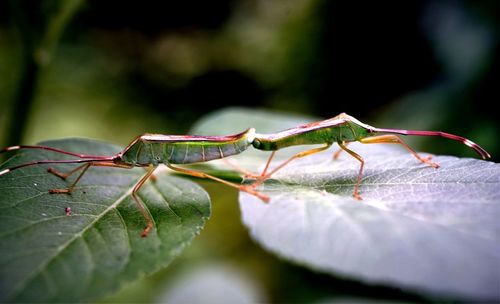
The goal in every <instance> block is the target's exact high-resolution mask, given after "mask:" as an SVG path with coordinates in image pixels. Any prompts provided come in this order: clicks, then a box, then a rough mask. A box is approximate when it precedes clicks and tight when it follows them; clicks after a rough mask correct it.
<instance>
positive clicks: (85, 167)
mask: <svg viewBox="0 0 500 304" xmlns="http://www.w3.org/2000/svg"><path fill="white" fill-rule="evenodd" d="M92 166H99V167H116V168H125V169H130V168H132V166H130V165H120V164H115V163H110V162H104V161H102V162H100V161H95V162H89V163H86V164H83V165H81V166H78V167H76V168H75V169H73V170H71V171H70V172H68V173H61V172H59V171H56V170H54V169H52V168H49V169H48V171H49V172H50V173H52V174H54V175H56V176H58V177H61V178H62V179H66V178H68V177H69V176H70V175H72V174H73V173H75V172H77V171H79V170H82V172H81V173H80V174H79V175H78V177H77V178H76V179H75V181H74V182H73V183H72V184H71V185H70V186H69V187H68V188H65V189H50V190H49V193H71V192H72V191H73V189H74V188H75V186H76V184H77V183H78V182H79V181H80V179H81V178H82V177H83V175H84V174H85V173H86V172H87V170H88V169H89V168H90V167H92Z"/></svg>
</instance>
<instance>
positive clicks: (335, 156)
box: [333, 141, 349, 159]
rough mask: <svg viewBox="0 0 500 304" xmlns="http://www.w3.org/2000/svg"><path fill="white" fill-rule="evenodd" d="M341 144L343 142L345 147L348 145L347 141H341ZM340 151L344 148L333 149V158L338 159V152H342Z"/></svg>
mask: <svg viewBox="0 0 500 304" xmlns="http://www.w3.org/2000/svg"><path fill="white" fill-rule="evenodd" d="M342 144H343V145H344V146H345V147H347V145H348V144H349V143H348V142H345V141H343V142H342ZM342 151H344V150H342V149H338V150H337V151H335V153H333V159H338V158H339V156H340V153H342Z"/></svg>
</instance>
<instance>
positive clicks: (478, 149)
mask: <svg viewBox="0 0 500 304" xmlns="http://www.w3.org/2000/svg"><path fill="white" fill-rule="evenodd" d="M372 131H374V132H383V133H392V134H401V135H416V136H440V137H444V138H449V139H453V140H456V141H459V142H461V143H463V144H464V145H466V146H468V147H470V148H472V149H473V150H474V151H476V153H477V154H479V156H481V157H482V158H483V159H487V158H490V157H491V156H490V154H489V153H488V152H487V151H486V150H485V149H483V148H482V147H481V146H480V145H478V144H476V143H474V142H472V141H471V140H469V139H467V138H465V137H462V136H458V135H454V134H450V133H446V132H441V131H416V130H399V129H379V128H372Z"/></svg>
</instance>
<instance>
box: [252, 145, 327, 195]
mask: <svg viewBox="0 0 500 304" xmlns="http://www.w3.org/2000/svg"><path fill="white" fill-rule="evenodd" d="M330 146H331V144H327V145H326V146H324V147H320V148H315V149H311V150H307V151H302V152H299V153H297V154H295V155H293V156H292V157H290V158H289V159H287V160H286V161H284V162H283V163H281V164H280V165H279V166H277V167H276V168H274V169H273V170H271V172H269V173H267V174H265V175H262V176H261V177H260V178H259V179H258V180H257V181H255V182H254V183H252V184H251V185H250V186H251V187H254V188H255V187H257V186H258V185H260V184H262V183H263V182H265V181H266V180H267V179H269V178H270V177H271V176H272V175H273V174H274V173H276V171H278V170H280V169H282V168H283V167H284V166H286V165H288V164H289V163H290V162H291V161H293V160H294V159H297V158H301V157H305V156H308V155H311V154H314V153H318V152H321V151H323V150H326V149H328V148H330ZM274 154H275V151H273V153H272V154H271V156H270V157H269V160H268V161H267V164H266V167H265V168H264V171H263V174H264V173H265V172H266V171H267V168H268V166H269V163H270V162H271V159H272V158H273V157H274Z"/></svg>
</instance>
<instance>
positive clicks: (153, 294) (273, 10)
mask: <svg viewBox="0 0 500 304" xmlns="http://www.w3.org/2000/svg"><path fill="white" fill-rule="evenodd" d="M499 11H500V2H498V1H480V2H476V1H460V0H455V1H453V0H449V1H403V2H394V3H391V2H383V3H380V2H368V1H367V2H366V3H358V2H336V1H327V0H287V1H285V0H233V1H228V0H214V1H192V0H187V1H162V2H159V1H158V2H156V1H143V2H140V3H139V2H136V1H97V0H92V1H82V0H68V1H55V0H44V1H31V0H30V1H27V0H22V1H15V0H12V1H10V2H9V1H2V2H0V130H1V132H0V143H1V146H6V145H13V144H21V143H23V144H33V143H35V142H37V141H40V140H44V139H49V138H61V137H75V136H76V137H91V138H98V139H101V140H105V141H109V142H114V143H118V144H121V145H126V144H127V143H128V142H130V141H131V140H132V139H133V138H134V137H135V136H137V135H139V134H141V133H145V132H149V133H165V134H185V133H187V132H188V131H189V128H190V126H191V125H192V124H193V123H194V122H195V121H196V120H197V119H198V118H200V117H201V116H203V115H204V114H207V113H209V112H212V111H215V110H217V109H219V108H223V107H227V106H247V107H262V108H268V109H272V110H278V111H288V112H294V113H302V114H307V115H315V116H319V117H325V118H327V117H332V116H335V115H337V114H338V113H340V112H347V113H349V114H351V115H353V116H355V117H356V118H358V119H360V120H362V121H364V122H366V123H369V124H373V125H375V126H379V127H386V128H406V129H436V130H438V129H439V130H443V131H447V132H450V133H455V134H459V135H462V136H466V137H468V138H470V139H472V140H473V141H475V142H477V143H479V144H481V145H482V146H483V147H484V148H486V150H488V151H489V152H490V153H491V155H492V156H493V160H494V161H498V160H499V157H498V155H499V153H500V143H499V141H498V140H496V138H497V134H499V132H500V124H499V115H498V112H497V111H495V110H493V107H494V106H496V104H497V103H498V102H499V101H500V98H499V97H500V96H499V95H500V94H499V93H498V79H500V75H499V59H500V56H499V53H500V52H499V38H500V30H499V29H500V20H499V19H498V12H499ZM255 127H256V128H257V129H258V126H255ZM410 142H411V143H412V144H413V145H415V147H416V148H417V149H418V150H425V151H428V152H431V153H436V154H452V155H457V156H464V157H475V155H474V154H473V152H472V151H470V150H469V149H467V148H466V147H464V146H462V145H460V144H454V143H453V144H451V143H450V142H448V141H445V140H440V139H427V138H418V139H411V141H410ZM202 185H204V186H205V187H206V188H207V190H208V191H209V193H210V194H211V197H212V198H213V216H212V218H211V219H210V220H209V222H208V223H207V226H206V229H205V230H204V231H203V232H202V234H201V235H200V236H199V237H197V238H196V239H195V241H194V242H193V244H192V245H191V246H190V247H189V248H188V249H187V250H186V251H184V252H183V254H182V255H181V257H180V258H179V259H177V260H176V261H175V262H174V264H173V265H172V266H171V267H169V268H167V269H165V270H164V271H161V272H160V273H158V274H156V275H154V276H152V277H149V278H146V279H144V280H141V281H140V282H137V283H134V284H132V285H130V286H128V287H127V288H125V289H124V290H122V291H121V292H120V293H118V294H117V295H114V296H112V297H111V298H109V299H107V300H105V301H110V302H111V301H112V302H115V301H129V302H130V301H160V299H165V298H162V297H164V296H165V297H166V298H168V294H169V290H172V288H173V287H172V286H178V285H176V284H180V283H179V282H178V281H179V278H181V277H183V276H184V275H185V274H186V273H193V271H194V273H196V271H197V270H200V269H201V270H203V269H208V270H207V271H208V272H210V271H211V272H214V269H225V271H226V272H227V273H229V274H227V273H226V272H224V276H225V277H227V278H228V279H230V278H232V277H231V276H232V275H234V276H235V277H244V280H243V281H244V282H246V283H244V284H243V285H245V284H246V286H247V287H248V286H250V287H251V288H250V289H251V290H252V292H250V291H248V290H247V291H246V292H248V293H249V294H250V295H251V296H252V297H253V298H252V297H251V299H254V300H255V301H257V300H259V301H272V302H289V301H295V302H297V301H305V302H314V301H320V300H325V299H338V298H352V297H363V298H375V299H393V300H402V301H404V300H433V299H432V298H429V297H426V296H423V295H417V294H412V293H411V292H408V291H400V290H397V289H393V288H390V287H383V286H368V285H364V284H362V283H359V282H356V281H350V280H348V279H345V278H340V277H338V278H332V277H330V276H325V275H322V274H318V273H315V272H313V271H310V270H307V269H305V268H301V267H300V266H295V265H292V264H290V263H287V262H284V261H282V260H280V259H279V258H277V257H275V256H273V255H271V254H269V253H266V252H265V251H264V250H263V249H261V248H260V247H259V246H258V245H256V244H254V243H253V242H252V241H251V240H250V238H249V236H248V232H247V231H246V229H245V228H244V227H243V226H242V224H241V222H240V219H239V210H238V204H237V192H236V191H232V190H231V189H227V188H225V187H220V186H218V185H214V184H211V183H206V182H203V183H202ZM211 265H216V266H217V267H211ZM225 267H227V269H226V268H225ZM215 272H216V271H215ZM186 276H188V275H186ZM186 280H188V281H189V276H188V279H186ZM235 280H236V279H235ZM184 285H186V286H188V285H189V284H184ZM200 288H201V287H200ZM174 289H177V290H178V289H179V288H178V287H176V288H174Z"/></svg>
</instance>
